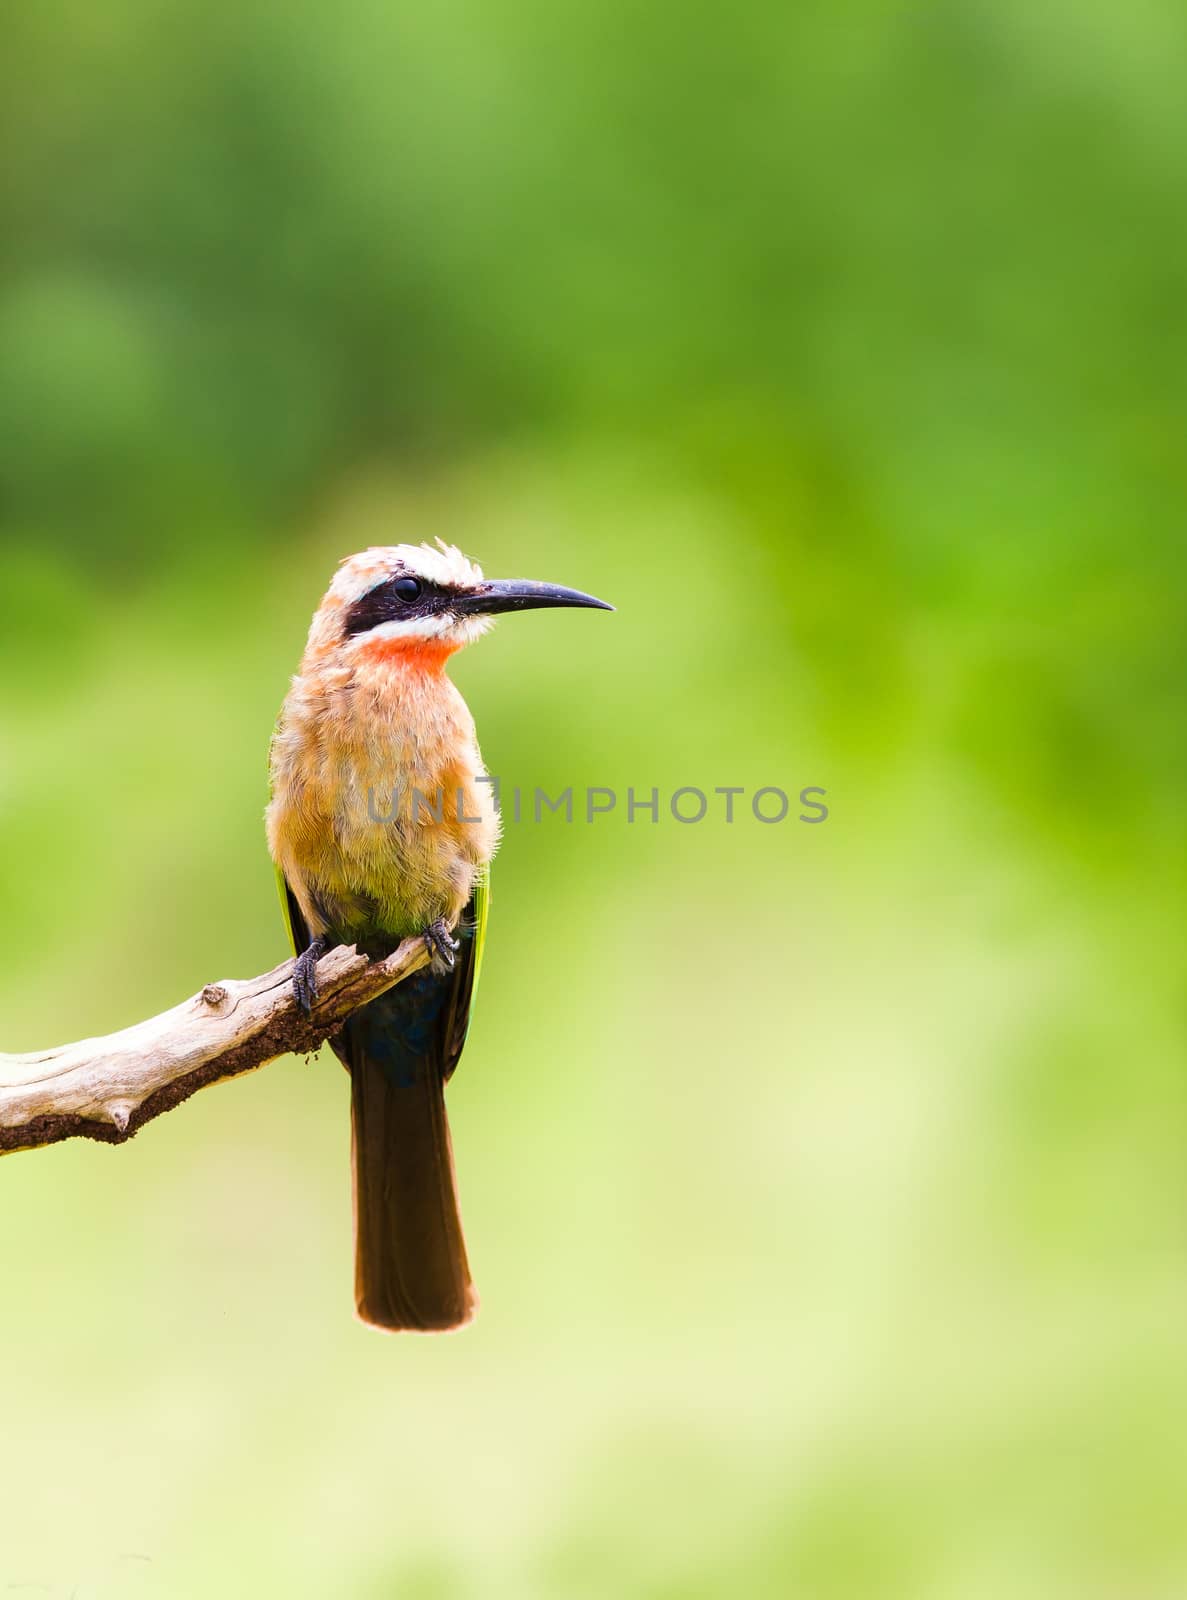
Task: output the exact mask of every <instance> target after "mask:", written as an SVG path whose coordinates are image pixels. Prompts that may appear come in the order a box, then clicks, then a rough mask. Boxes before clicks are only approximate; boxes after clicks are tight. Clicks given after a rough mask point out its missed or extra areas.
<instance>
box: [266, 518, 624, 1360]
mask: <svg viewBox="0 0 1187 1600" xmlns="http://www.w3.org/2000/svg"><path fill="white" fill-rule="evenodd" d="M544 606H596V607H599V608H600V609H602V610H612V609H613V607H611V606H607V605H606V603H605V601H602V600H595V599H593V597H592V596H590V595H587V594H581V593H580V592H579V591H577V590H576V589H563V588H559V587H557V586H556V585H554V584H548V583H528V582H520V581H519V580H511V581H504V582H488V581H486V580H485V579H484V578H483V576H482V572H481V571H480V569H479V568H478V567H476V566H475V565H474V564H473V562H471V561H468V560H467V559H466V557H465V556H463V555H462V554H461V552H460V551H459V550H455V549H453V548H451V547H449V546H445V545H441V546H440V548H439V549H435V550H434V549H430V548H429V547H428V546H426V545H394V546H391V547H388V548H383V549H375V550H365V551H363V552H362V554H360V555H356V556H351V557H350V558H349V559H348V560H346V561H344V562H343V564H342V566H341V567H340V568H339V570H338V573H337V575H336V577H335V578H334V581H333V583H332V584H331V585H330V589H329V592H328V593H327V595H326V597H325V599H324V600H323V601H322V603H321V605H320V607H319V608H318V610H317V612H316V613H315V615H314V618H313V624H312V627H311V628H310V630H309V641H308V644H307V645H306V648H305V654H304V657H303V658H302V661H301V667H300V671H299V672H298V674H297V676H296V677H295V678H294V679H293V683H292V688H291V689H290V691H289V694H288V697H287V699H286V700H285V703H284V707H283V709H282V711H281V714H280V720H279V722H278V724H277V728H276V733H275V736H274V738H273V741H272V755H271V779H272V799H271V803H270V804H269V807H268V816H267V823H268V843H269V847H270V849H271V852H272V858H273V860H274V861H275V863H276V867H277V871H278V875H279V878H280V883H281V890H282V900H283V903H284V905H285V910H286V915H287V917H288V922H289V929H290V932H291V935H292V939H293V948H294V950H295V952H296V954H297V958H298V959H297V963H296V967H295V970H294V977H293V985H294V988H295V990H296V995H297V999H298V1001H299V1002H300V1003H301V1005H302V1006H303V1007H304V1008H305V1009H306V1010H307V1011H308V1010H310V1009H311V1008H312V1007H313V1006H315V1005H316V1001H317V962H318V960H319V958H320V957H321V956H322V955H324V954H325V952H326V951H327V950H329V949H330V948H331V947H333V946H334V945H337V944H357V945H360V946H362V947H363V948H366V949H367V950H368V951H378V950H390V949H393V948H394V947H395V945H396V944H397V943H398V942H399V941H400V940H402V939H404V938H407V937H408V936H410V935H419V936H421V937H422V938H423V939H424V940H425V943H426V945H427V946H428V949H429V954H430V956H431V958H432V960H431V964H430V966H429V967H427V968H424V969H422V970H421V971H420V972H419V973H416V974H414V975H413V976H412V977H411V978H407V979H405V980H404V982H403V983H400V984H397V985H396V987H395V988H394V989H391V990H389V992H388V993H387V994H385V995H382V996H381V997H380V998H379V999H378V1000H374V1001H372V1002H371V1003H370V1004H369V1005H367V1006H365V1007H363V1008H362V1010H360V1011H358V1012H356V1013H355V1014H354V1016H352V1017H351V1018H350V1019H349V1020H348V1021H347V1023H346V1024H345V1026H344V1027H343V1029H342V1031H341V1032H340V1033H339V1034H338V1035H336V1036H335V1038H334V1040H333V1041H332V1042H333V1045H334V1049H335V1050H336V1051H337V1053H338V1055H339V1056H340V1057H341V1059H342V1061H343V1062H344V1063H345V1065H346V1066H347V1068H348V1069H349V1071H350V1077H351V1121H352V1133H353V1162H354V1214H355V1300H356V1304H357V1306H358V1312H359V1316H360V1317H361V1318H362V1319H363V1321H365V1322H368V1323H371V1324H373V1325H374V1326H375V1327H378V1328H386V1329H392V1330H396V1329H402V1328H409V1329H421V1330H431V1329H446V1328H457V1327H460V1326H461V1325H462V1324H463V1323H466V1322H468V1321H469V1320H470V1318H471V1317H472V1316H473V1314H474V1311H475V1308H476V1305H477V1297H476V1295H475V1293H474V1286H473V1284H472V1282H471V1280H470V1269H469V1265H468V1262H467V1260H466V1246H465V1242H464V1239H463V1237H462V1225H461V1218H460V1215H459V1212H458V1199H457V1186H456V1181H455V1177H454V1170H453V1155H452V1151H451V1148H450V1139H449V1125H448V1123H447V1121H446V1117H445V1093H444V1091H445V1084H446V1082H447V1081H448V1079H449V1077H450V1076H451V1074H452V1073H453V1070H454V1068H455V1067H456V1066H457V1063H458V1058H459V1056H460V1055H461V1053H462V1046H463V1045H464V1043H465V1039H466V1030H467V1027H468V1024H469V1018H470V1009H471V1005H472V1003H473V999H474V992H475V985H476V983H477V980H478V970H479V965H480V963H481V960H482V945H483V939H484V936H485V932H486V920H487V910H488V907H489V900H490V890H489V868H490V861H491V857H492V856H493V854H494V851H495V846H496V844H497V842H498V837H499V818H498V810H497V806H496V803H495V798H494V795H493V793H492V786H491V785H490V783H489V782H484V781H482V780H483V779H484V778H485V776H486V774H485V769H484V767H483V764H482V757H481V755H480V754H479V750H478V741H477V739H476V737H475V733H474V721H473V718H472V717H471V715H470V712H469V710H468V709H467V706H466V703H465V701H464V700H463V699H462V697H461V695H460V694H459V693H458V691H457V689H456V688H455V687H454V686H453V684H452V683H451V682H450V679H449V678H448V676H447V675H446V671H445V667H446V663H447V661H448V660H449V657H450V656H451V655H452V654H453V653H454V651H456V650H459V649H460V648H461V647H462V646H463V645H467V644H470V643H471V642H472V641H473V640H475V639H477V638H479V637H480V635H481V634H483V633H485V632H486V631H487V629H488V628H489V627H490V626H491V625H492V623H493V620H494V618H495V616H496V615H497V614H498V613H500V612H503V611H528V610H531V609H534V608H537V607H544Z"/></svg>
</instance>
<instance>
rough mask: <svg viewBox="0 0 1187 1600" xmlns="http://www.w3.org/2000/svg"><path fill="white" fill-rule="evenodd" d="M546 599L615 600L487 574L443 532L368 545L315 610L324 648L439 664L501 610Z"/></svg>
mask: <svg viewBox="0 0 1187 1600" xmlns="http://www.w3.org/2000/svg"><path fill="white" fill-rule="evenodd" d="M546 606H593V607H595V608H597V609H598V610H601V611H613V609H614V607H613V606H611V605H607V603H606V602H605V601H604V600H595V599H594V597H593V596H592V595H588V594H582V593H581V592H580V590H578V589H564V588H561V587H560V586H559V585H558V584H554V583H531V582H529V581H528V580H526V579H521V578H505V579H487V578H484V577H483V575H482V569H481V567H478V566H476V565H475V563H474V562H473V561H470V560H469V559H468V558H467V557H466V556H464V555H463V554H462V552H461V551H460V550H458V549H457V548H456V547H455V546H453V545H447V544H444V543H442V542H441V541H440V540H438V542H437V547H436V548H435V549H434V548H433V547H431V546H430V545H424V544H419V545H418V544H397V545H387V546H382V547H379V548H376V549H372V550H363V551H361V552H360V553H359V554H358V555H355V556H348V557H347V559H346V560H345V561H344V562H343V563H342V565H341V566H340V567H339V569H338V572H337V574H336V576H335V578H334V581H333V583H332V584H331V585H330V589H329V592H328V593H327V595H326V597H325V599H324V600H323V601H322V604H321V606H320V608H319V610H318V612H317V615H316V616H315V618H314V623H313V630H312V632H311V634H310V646H311V647H312V648H314V649H315V650H317V651H318V652H319V653H321V652H324V651H333V652H334V653H335V654H336V655H339V656H346V657H354V656H363V657H365V658H367V659H377V658H378V659H387V660H392V659H395V660H399V659H401V658H404V659H408V660H410V661H411V660H417V661H419V662H421V663H422V664H424V665H430V664H439V663H440V662H443V661H444V660H445V659H446V657H448V656H450V655H452V654H453V652H454V651H455V650H460V649H461V648H462V646H463V645H467V644H470V643H472V642H473V641H474V640H475V639H477V638H480V637H481V635H482V634H484V633H485V632H486V631H487V630H488V629H489V628H490V627H491V626H492V625H493V623H494V619H495V617H496V616H497V615H498V614H499V613H500V612H502V611H532V610H538V609H540V608H543V607H546Z"/></svg>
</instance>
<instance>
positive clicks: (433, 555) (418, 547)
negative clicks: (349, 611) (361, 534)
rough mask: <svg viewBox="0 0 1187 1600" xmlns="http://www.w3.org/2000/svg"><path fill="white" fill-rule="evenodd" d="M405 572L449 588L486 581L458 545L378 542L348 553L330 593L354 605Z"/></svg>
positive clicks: (479, 569)
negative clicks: (351, 553) (354, 552)
mask: <svg viewBox="0 0 1187 1600" xmlns="http://www.w3.org/2000/svg"><path fill="white" fill-rule="evenodd" d="M401 573H408V574H410V575H412V576H414V577H417V578H423V579H424V580H425V581H426V583H436V584H441V585H442V586H444V587H446V588H448V587H454V586H456V587H459V588H471V587H472V586H473V585H474V584H478V583H481V582H482V568H481V567H480V566H478V564H477V563H476V562H474V561H471V560H470V559H469V557H467V556H464V555H463V554H462V552H461V551H460V550H459V549H458V548H457V546H456V545H452V544H445V543H444V542H443V541H442V540H440V539H438V541H437V546H436V548H435V549H434V547H433V546H432V545H427V544H391V545H376V546H375V547H374V548H373V549H371V550H362V551H360V552H359V554H358V555H356V556H347V557H346V559H345V561H343V563H342V565H341V566H340V567H339V568H338V571H337V573H336V574H335V575H334V581H333V583H332V584H331V585H330V593H331V594H332V595H334V596H335V597H336V598H337V599H339V600H341V601H343V602H344V603H345V604H346V605H351V604H353V603H354V601H356V600H358V599H360V598H361V597H362V596H363V595H364V594H366V593H367V591H368V590H369V589H373V588H374V587H375V586H376V584H379V583H384V582H386V581H387V579H389V578H395V577H398V576H399V575H400V574H401ZM399 626H401V627H402V626H403V624H402V623H401V624H399ZM422 631H423V630H422Z"/></svg>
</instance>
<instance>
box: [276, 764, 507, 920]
mask: <svg viewBox="0 0 1187 1600" xmlns="http://www.w3.org/2000/svg"><path fill="white" fill-rule="evenodd" d="M474 754H475V759H474V760H473V761H468V762H465V763H464V764H463V763H459V762H457V761H446V762H443V763H432V764H428V763H424V762H417V763H411V762H404V761H400V760H399V759H397V758H394V757H393V758H389V759H387V760H382V761H369V762H366V763H362V762H358V761H357V760H356V761H353V762H352V761H350V760H349V759H346V760H343V761H341V762H340V763H339V764H337V766H336V769H334V770H336V775H337V780H338V781H337V784H336V793H335V795H334V797H333V801H332V803H331V804H330V805H329V806H328V807H327V808H326V810H327V812H328V821H329V823H330V826H329V827H328V828H324V829H317V830H316V832H317V834H318V836H319V837H318V844H317V845H316V846H315V848H314V852H313V854H314V860H313V861H312V862H310V864H309V866H310V868H311V870H308V871H307V872H306V873H305V874H304V876H305V877H306V879H307V883H308V888H309V891H310V894H311V898H313V899H314V900H315V903H316V914H317V918H318V921H320V922H323V923H324V924H325V926H326V928H327V929H328V930H329V931H330V932H332V933H334V934H336V935H338V936H339V937H341V938H346V937H350V938H352V939H353V938H359V937H362V936H366V935H375V934H382V935H386V936H388V937H391V938H403V937H405V936H406V935H408V934H411V933H418V932H421V931H422V930H423V929H424V928H426V927H427V926H428V925H429V924H430V923H432V922H435V921H436V920H437V918H438V917H444V918H445V919H446V921H447V922H450V923H452V922H454V921H455V920H456V919H457V917H458V916H459V915H460V913H461V911H462V910H463V908H464V907H465V905H466V903H467V901H468V900H469V898H470V895H471V894H472V892H473V889H474V883H475V879H476V877H477V875H478V873H479V871H480V870H481V869H482V868H483V867H485V866H486V864H487V863H488V862H489V860H490V858H491V856H492V854H493V853H494V847H495V842H496V839H497V831H498V822H497V813H496V812H495V808H494V801H493V796H492V794H491V790H490V786H489V785H485V784H480V783H478V782H477V781H476V780H477V778H478V777H479V776H480V775H481V766H480V763H479V762H478V761H477V753H476V752H475V753H474ZM326 798H329V797H328V796H327V797H326Z"/></svg>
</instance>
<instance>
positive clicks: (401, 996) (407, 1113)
mask: <svg viewBox="0 0 1187 1600" xmlns="http://www.w3.org/2000/svg"><path fill="white" fill-rule="evenodd" d="M426 978H427V975H426ZM414 987H415V988H420V987H421V986H420V985H418V984H417V981H416V979H411V980H408V981H406V982H405V983H404V984H401V985H399V987H398V989H397V990H394V991H392V993H391V995H390V996H387V995H384V996H381V997H380V999H379V1000H377V1001H373V1002H372V1004H371V1005H369V1006H367V1007H365V1008H364V1009H363V1010H362V1011H360V1012H357V1013H356V1014H355V1016H354V1017H352V1018H351V1019H350V1021H349V1022H348V1024H347V1026H346V1029H345V1030H344V1037H343V1039H342V1044H343V1045H344V1046H345V1049H344V1050H343V1054H344V1056H345V1057H346V1059H347V1063H348V1065H349V1067H350V1076H351V1132H352V1144H353V1153H354V1215H355V1301H356V1304H357V1306H358V1313H359V1316H360V1317H361V1318H362V1319H363V1321H364V1322H369V1323H371V1324H372V1325H373V1326H374V1327H377V1328H388V1329H391V1330H393V1331H394V1330H397V1329H401V1328H408V1329H420V1330H422V1331H425V1332H428V1331H433V1330H443V1329H447V1328H459V1327H461V1326H462V1325H463V1324H464V1323H467V1322H469V1321H470V1319H471V1318H472V1317H473V1315H474V1312H475V1310H476V1309H477V1306H478V1297H477V1295H476V1294H475V1292H474V1285H473V1283H472V1282H471V1281H470V1267H469V1263H468V1262H467V1260H466V1244H465V1240H464V1238H463V1237H462V1220H461V1216H460V1214H459V1212H458V1197H457V1180H456V1178H455V1176H454V1170H453V1150H452V1147H451V1145H450V1139H449V1123H448V1121H447V1119H446V1116H445V1083H444V1073H443V1070H442V1063H441V1061H440V1051H439V1049H434V1048H433V1047H432V1045H431V1043H430V1040H429V1038H428V1037H426V1035H427V1034H429V1033H432V1032H433V1031H434V1030H433V1029H432V1028H431V1027H427V1026H426V1024H428V1023H430V1022H431V1021H432V1020H433V1019H432V1016H431V1010H432V998H431V997H430V996H429V995H427V994H426V995H424V996H422V997H421V1004H420V1005H419V1006H416V1005H415V1004H413V1003H412V1002H414V1001H415V999H416V998H417V997H416V996H415V994H414V992H413V991H414ZM425 987H426V988H427V984H426V985H425ZM401 991H404V992H403V993H401ZM425 1000H428V1001H429V1006H428V1011H429V1013H430V1015H426V1009H425V1004H424V1002H425Z"/></svg>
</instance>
